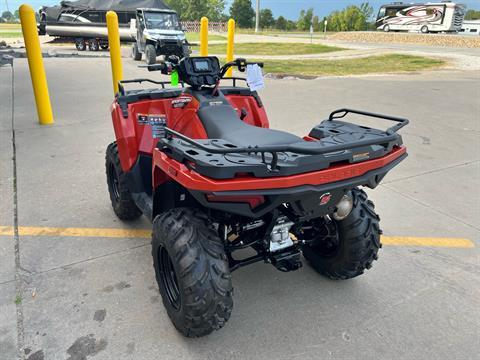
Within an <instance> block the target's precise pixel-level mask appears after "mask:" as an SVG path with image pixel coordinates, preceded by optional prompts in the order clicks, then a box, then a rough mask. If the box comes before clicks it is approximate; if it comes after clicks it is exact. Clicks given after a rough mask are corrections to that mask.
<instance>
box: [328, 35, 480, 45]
mask: <svg viewBox="0 0 480 360" xmlns="http://www.w3.org/2000/svg"><path fill="white" fill-rule="evenodd" d="M329 39H330V40H341V41H352V42H378V43H406V44H419V45H432V46H448V47H462V48H480V36H465V35H453V34H450V35H447V34H417V33H384V32H375V31H356V32H353V31H352V32H339V33H336V34H334V35H332V36H329Z"/></svg>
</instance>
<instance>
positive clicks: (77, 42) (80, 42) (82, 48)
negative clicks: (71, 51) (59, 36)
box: [75, 39, 87, 51]
mask: <svg viewBox="0 0 480 360" xmlns="http://www.w3.org/2000/svg"><path fill="white" fill-rule="evenodd" d="M75 47H76V48H77V50H78V51H85V50H86V49H87V43H86V42H85V40H83V39H76V40H75Z"/></svg>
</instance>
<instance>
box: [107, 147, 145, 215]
mask: <svg viewBox="0 0 480 360" xmlns="http://www.w3.org/2000/svg"><path fill="white" fill-rule="evenodd" d="M105 168H106V172H107V184H108V192H109V193H110V201H111V202H112V207H113V211H114V212H115V214H116V215H117V216H118V217H119V218H120V219H121V220H135V219H137V218H139V217H140V216H141V215H142V212H141V211H140V209H139V208H138V207H137V205H136V204H135V201H134V200H133V198H132V194H131V193H130V190H129V189H128V186H127V178H126V174H125V173H124V171H123V169H122V166H121V165H120V157H119V156H118V147H117V143H116V142H113V143H111V144H110V145H108V147H107V153H106V155H105Z"/></svg>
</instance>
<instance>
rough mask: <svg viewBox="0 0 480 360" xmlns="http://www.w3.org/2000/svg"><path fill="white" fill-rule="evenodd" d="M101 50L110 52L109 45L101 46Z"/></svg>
mask: <svg viewBox="0 0 480 360" xmlns="http://www.w3.org/2000/svg"><path fill="white" fill-rule="evenodd" d="M100 48H101V49H102V50H108V44H101V45H100Z"/></svg>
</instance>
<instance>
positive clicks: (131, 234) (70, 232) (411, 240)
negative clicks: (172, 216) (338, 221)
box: [0, 226, 475, 248]
mask: <svg viewBox="0 0 480 360" xmlns="http://www.w3.org/2000/svg"><path fill="white" fill-rule="evenodd" d="M18 234H19V235H20V236H67V237H104V238H150V237H151V234H152V231H151V230H142V229H108V228H57V227H35V226H19V228H18ZM2 235H3V236H13V227H11V226H0V236H2ZM382 243H383V244H384V245H391V246H425V247H451V248H473V247H475V244H474V243H473V241H471V240H469V239H462V238H436V237H411V236H382Z"/></svg>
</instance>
